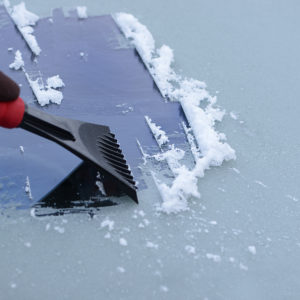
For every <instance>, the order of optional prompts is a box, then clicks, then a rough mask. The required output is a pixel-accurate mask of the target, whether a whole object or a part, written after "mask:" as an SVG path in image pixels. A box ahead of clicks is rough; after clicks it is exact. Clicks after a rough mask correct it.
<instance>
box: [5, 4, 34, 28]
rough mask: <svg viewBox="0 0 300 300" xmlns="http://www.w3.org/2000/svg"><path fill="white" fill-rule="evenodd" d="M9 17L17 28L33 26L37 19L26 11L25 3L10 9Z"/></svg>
mask: <svg viewBox="0 0 300 300" xmlns="http://www.w3.org/2000/svg"><path fill="white" fill-rule="evenodd" d="M11 17H12V19H13V20H14V22H15V24H16V25H17V26H19V27H25V26H34V25H35V24H36V22H37V21H38V20H39V17H38V16H37V15H36V14H34V13H32V12H30V11H28V10H27V9H26V6H25V3H24V2H21V3H20V4H18V5H15V6H14V7H13V8H12V12H11Z"/></svg>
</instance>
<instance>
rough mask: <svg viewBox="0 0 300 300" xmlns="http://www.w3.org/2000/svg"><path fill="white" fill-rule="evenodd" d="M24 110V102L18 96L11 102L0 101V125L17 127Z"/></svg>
mask: <svg viewBox="0 0 300 300" xmlns="http://www.w3.org/2000/svg"><path fill="white" fill-rule="evenodd" d="M24 112H25V103H24V101H23V100H22V99H21V98H20V97H19V98H17V99H16V100H14V101H12V102H0V126H2V127H5V128H16V127H18V126H19V125H20V124H21V122H22V120H23V117H24Z"/></svg>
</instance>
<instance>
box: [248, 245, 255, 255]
mask: <svg viewBox="0 0 300 300" xmlns="http://www.w3.org/2000/svg"><path fill="white" fill-rule="evenodd" d="M248 251H249V252H250V253H251V254H253V255H255V254H256V247H255V246H249V247H248Z"/></svg>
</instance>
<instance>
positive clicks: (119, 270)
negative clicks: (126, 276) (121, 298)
mask: <svg viewBox="0 0 300 300" xmlns="http://www.w3.org/2000/svg"><path fill="white" fill-rule="evenodd" d="M117 271H118V272H119V273H125V269H124V268H123V267H117Z"/></svg>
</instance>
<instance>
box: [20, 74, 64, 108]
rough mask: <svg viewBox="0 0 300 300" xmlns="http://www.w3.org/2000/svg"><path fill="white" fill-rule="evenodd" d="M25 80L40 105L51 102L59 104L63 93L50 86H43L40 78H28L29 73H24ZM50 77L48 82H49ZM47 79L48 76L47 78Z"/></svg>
mask: <svg viewBox="0 0 300 300" xmlns="http://www.w3.org/2000/svg"><path fill="white" fill-rule="evenodd" d="M25 76H26V78H27V81H28V83H29V85H30V87H31V89H32V91H33V93H34V95H35V97H36V99H37V101H38V103H39V104H40V105H41V106H45V105H48V104H50V103H51V102H52V103H55V104H61V101H62V100H63V93H62V92H61V91H58V90H56V89H54V88H52V87H50V86H48V85H47V86H44V83H43V80H42V78H37V79H35V80H32V79H30V77H29V75H28V74H27V73H25ZM51 78H52V77H50V83H51V81H52V80H51ZM48 79H49V78H48Z"/></svg>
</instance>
